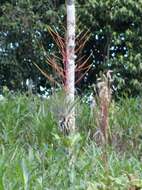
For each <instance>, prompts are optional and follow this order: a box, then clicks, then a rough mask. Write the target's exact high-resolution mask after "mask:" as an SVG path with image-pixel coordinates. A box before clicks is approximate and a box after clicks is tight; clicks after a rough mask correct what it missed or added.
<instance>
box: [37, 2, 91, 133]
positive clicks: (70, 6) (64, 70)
mask: <svg viewBox="0 0 142 190" xmlns="http://www.w3.org/2000/svg"><path fill="white" fill-rule="evenodd" d="M66 12H67V30H66V37H62V36H61V35H59V33H58V32H57V31H56V30H53V29H52V28H51V27H48V31H49V33H50V34H51V36H52V38H53V39H54V41H55V42H56V44H57V46H58V48H59V52H60V53H61V56H60V57H59V56H57V55H54V54H52V56H50V57H49V56H46V60H47V63H48V65H49V66H50V67H51V68H52V69H53V70H54V73H55V74H56V75H57V76H58V79H57V80H55V79H54V77H53V76H51V75H49V74H48V73H47V72H46V71H44V70H43V69H42V68H40V67H39V66H38V65H37V64H35V63H34V64H35V66H36V67H37V68H38V69H39V70H40V71H41V73H42V74H43V75H44V76H45V77H46V78H47V79H48V80H50V81H51V82H53V83H54V84H57V85H58V86H59V85H60V86H62V87H63V89H64V91H65V94H66V97H65V100H66V102H67V105H68V104H69V106H70V105H71V106H72V105H73V104H74V100H75V84H76V83H78V82H79V81H80V80H81V79H82V78H83V77H84V75H85V74H86V73H87V72H88V70H89V69H90V67H91V65H88V64H87V61H88V59H89V58H90V56H91V55H90V56H89V57H88V58H87V59H85V56H83V57H80V56H78V55H79V52H80V51H82V49H83V47H84V45H85V43H86V41H87V40H88V38H89V36H90V35H89V31H87V32H85V33H84V34H83V33H82V32H81V33H80V34H79V35H78V36H77V37H76V36H75V26H76V17H75V2H74V0H67V1H66ZM42 49H43V51H45V49H44V47H43V46H42ZM45 54H46V53H45ZM83 60H84V61H83ZM75 74H76V75H75ZM67 107H68V106H67ZM67 110H70V113H68V114H67V115H65V117H64V118H62V119H61V120H62V121H67V122H66V123H68V124H69V127H67V126H66V125H64V126H66V127H64V128H65V130H66V131H70V132H74V131H75V108H74V107H72V109H69V108H67ZM65 112H66V110H65Z"/></svg>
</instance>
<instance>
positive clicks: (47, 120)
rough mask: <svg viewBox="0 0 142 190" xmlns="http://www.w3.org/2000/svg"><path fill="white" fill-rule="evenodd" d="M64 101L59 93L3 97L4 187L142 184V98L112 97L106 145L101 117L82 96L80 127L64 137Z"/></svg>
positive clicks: (121, 188) (118, 189)
mask: <svg viewBox="0 0 142 190" xmlns="http://www.w3.org/2000/svg"><path fill="white" fill-rule="evenodd" d="M59 104H60V105H63V104H61V101H60V100H59V97H58V96H57V97H56V98H55V97H52V98H51V99H48V100H46V101H41V100H40V99H39V98H38V97H34V96H33V97H26V96H24V95H20V94H19V95H15V96H8V97H7V98H6V99H5V101H1V102H0V155H1V156H0V190H130V188H133V189H134V190H136V188H137V189H138V187H139V189H142V163H141V159H142V135H141V134H142V117H141V116H142V102H141V99H140V98H139V99H138V98H137V99H136V98H135V99H134V98H130V99H128V98H125V99H121V100H119V101H118V102H112V104H111V107H110V136H111V141H110V144H109V145H106V146H103V145H102V146H101V145H97V144H96V143H95V140H94V139H93V134H95V132H96V130H97V125H96V119H97V118H96V119H95V118H94V117H95V116H91V115H90V109H89V107H88V105H87V104H85V103H82V102H81V101H79V100H78V101H77V104H76V110H77V113H76V116H77V121H76V125H77V127H78V131H77V132H76V134H75V135H73V136H66V137H65V136H63V135H62V134H61V133H60V131H59V129H58V126H57V117H56V114H57V113H58V112H59V111H60V110H58V111H57V113H56V111H55V110H57V108H58V109H60V106H59ZM55 108H56V109H55ZM96 109H97V108H96ZM96 117H97V116H96Z"/></svg>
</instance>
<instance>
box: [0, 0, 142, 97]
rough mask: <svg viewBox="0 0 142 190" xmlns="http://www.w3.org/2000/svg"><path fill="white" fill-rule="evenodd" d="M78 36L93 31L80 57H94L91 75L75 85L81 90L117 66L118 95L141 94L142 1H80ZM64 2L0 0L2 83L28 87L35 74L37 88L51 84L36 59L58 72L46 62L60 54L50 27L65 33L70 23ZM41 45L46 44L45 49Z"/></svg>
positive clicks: (77, 4) (78, 0) (116, 85)
mask: <svg viewBox="0 0 142 190" xmlns="http://www.w3.org/2000/svg"><path fill="white" fill-rule="evenodd" d="M76 9H77V11H76V12H77V34H79V33H80V32H81V31H84V32H86V31H87V30H89V33H90V34H91V37H90V38H89V41H88V42H87V44H86V46H85V47H84V50H83V51H82V53H81V54H82V55H85V57H88V56H89V55H90V54H91V55H92V56H91V58H90V59H89V61H88V62H87V64H92V63H93V66H92V68H91V69H90V71H89V73H88V74H86V76H85V78H84V79H82V80H81V81H80V83H78V84H77V89H80V90H79V92H83V91H84V90H85V89H86V88H88V87H89V86H90V85H91V84H92V83H94V82H95V81H96V78H97V75H98V73H99V72H100V71H103V72H104V71H106V70H107V69H111V70H113V79H114V87H115V90H116V92H115V94H119V95H120V94H126V93H127V94H129V95H138V94H140V93H141V88H142V86H141V84H142V81H141V80H142V79H141V75H142V63H141V51H142V45H141V44H142V35H141V34H142V25H141V20H142V2H141V0H138V1H133V0H128V1H124V0H119V1H113V0H105V1H104V0H100V1H97V0H88V1H84V0H77V1H76ZM65 22H66V13H65V1H64V0H56V1H50V0H40V1H38V2H36V1H33V0H24V1H23V0H4V1H2V0H1V1H0V83H1V84H0V86H4V85H6V86H8V88H9V89H13V90H21V91H24V90H26V88H27V87H26V79H27V78H32V79H33V81H34V88H35V92H37V91H40V88H39V86H40V85H42V86H46V87H47V88H49V87H50V85H49V82H48V81H46V80H45V78H44V77H43V76H42V75H41V73H40V72H39V71H37V69H36V68H35V66H34V65H33V63H34V62H35V63H36V64H38V65H40V66H41V67H42V68H43V69H46V70H47V71H48V73H49V74H54V72H53V71H52V69H51V68H50V67H49V66H48V65H47V64H46V58H45V51H46V54H47V55H51V54H52V53H54V54H56V55H58V51H59V50H58V49H57V47H56V45H55V42H54V41H53V39H52V37H51V35H50V34H49V32H48V27H49V26H52V28H53V30H54V31H58V32H59V33H60V34H61V36H64V33H65V29H64V26H65V25H66V23H65ZM41 44H42V45H43V47H44V50H43V48H42V47H41Z"/></svg>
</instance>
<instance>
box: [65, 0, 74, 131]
mask: <svg viewBox="0 0 142 190" xmlns="http://www.w3.org/2000/svg"><path fill="white" fill-rule="evenodd" d="M66 10H67V36H66V68H65V69H66V82H65V88H66V95H67V101H68V103H70V104H73V103H74V96H75V2H74V0H67V1H66ZM69 118H70V122H69V123H70V126H69V128H70V129H69V130H70V131H72V132H73V131H74V130H75V109H74V108H73V109H72V111H71V113H70V117H69Z"/></svg>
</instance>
